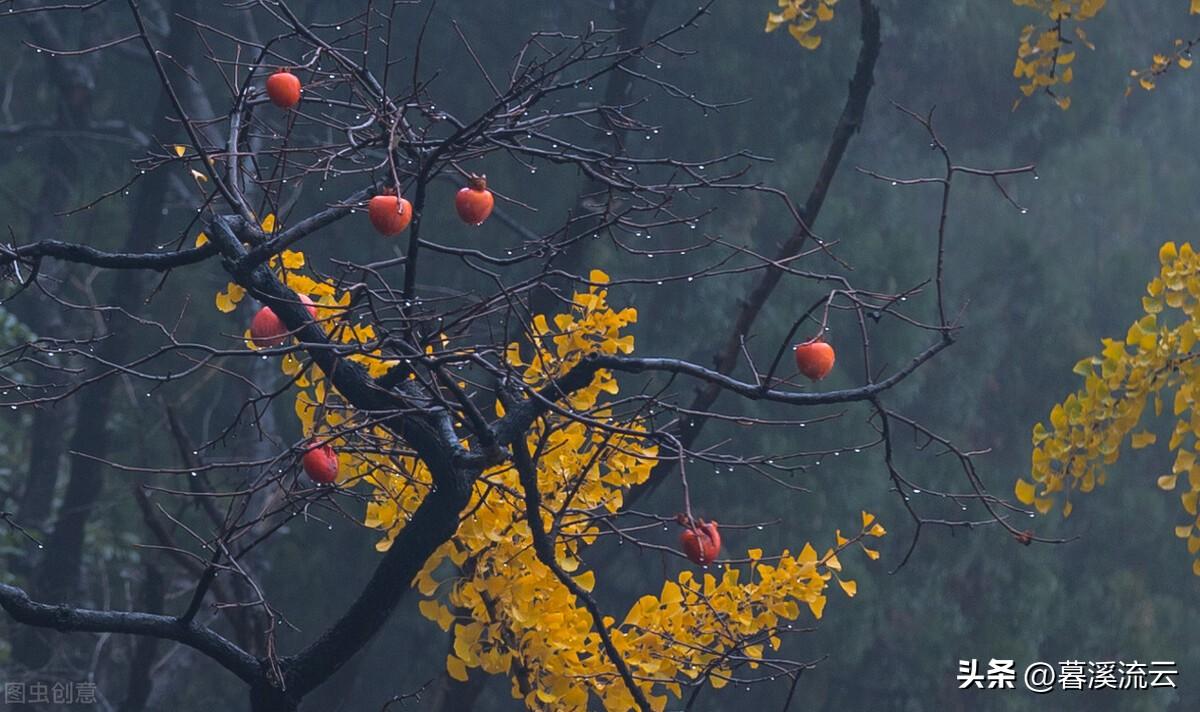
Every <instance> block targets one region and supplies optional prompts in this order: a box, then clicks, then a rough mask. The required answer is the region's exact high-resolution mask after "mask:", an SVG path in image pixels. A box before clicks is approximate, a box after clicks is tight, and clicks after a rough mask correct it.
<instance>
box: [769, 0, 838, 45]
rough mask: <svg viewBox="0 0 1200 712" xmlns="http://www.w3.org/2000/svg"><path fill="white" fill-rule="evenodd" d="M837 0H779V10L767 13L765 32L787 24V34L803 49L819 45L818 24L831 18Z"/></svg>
mask: <svg viewBox="0 0 1200 712" xmlns="http://www.w3.org/2000/svg"><path fill="white" fill-rule="evenodd" d="M836 4H837V0H779V12H772V13H768V14H767V27H766V31H767V32H774V31H775V30H777V29H779V28H780V27H783V26H784V25H787V30H788V34H790V35H791V36H792V38H793V39H795V40H796V41H797V42H799V43H800V46H801V47H803V48H804V49H816V48H817V47H820V46H821V37H820V35H817V34H815V32H816V30H817V29H818V24H819V23H822V22H829V21H830V20H832V19H833V6H834V5H836Z"/></svg>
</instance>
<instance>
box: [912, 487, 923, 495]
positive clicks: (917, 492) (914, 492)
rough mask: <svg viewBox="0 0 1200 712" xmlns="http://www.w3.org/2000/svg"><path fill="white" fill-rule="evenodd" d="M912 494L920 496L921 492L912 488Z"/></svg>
mask: <svg viewBox="0 0 1200 712" xmlns="http://www.w3.org/2000/svg"><path fill="white" fill-rule="evenodd" d="M913 494H921V490H919V489H917V488H916V487H914V488H913Z"/></svg>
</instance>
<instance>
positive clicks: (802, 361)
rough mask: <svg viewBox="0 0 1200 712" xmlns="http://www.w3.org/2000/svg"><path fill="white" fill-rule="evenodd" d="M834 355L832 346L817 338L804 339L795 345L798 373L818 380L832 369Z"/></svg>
mask: <svg viewBox="0 0 1200 712" xmlns="http://www.w3.org/2000/svg"><path fill="white" fill-rule="evenodd" d="M834 359H835V355H834V352H833V347H832V346H830V345H829V344H827V343H825V342H824V341H821V340H820V339H819V338H817V339H813V340H812V341H806V342H804V343H803V344H800V345H798V346H797V347H796V367H797V368H799V369H800V373H803V374H804V375H805V376H808V377H809V378H811V379H812V380H814V381H819V380H821V379H822V378H824V377H826V376H828V375H829V372H830V371H832V370H833V362H834Z"/></svg>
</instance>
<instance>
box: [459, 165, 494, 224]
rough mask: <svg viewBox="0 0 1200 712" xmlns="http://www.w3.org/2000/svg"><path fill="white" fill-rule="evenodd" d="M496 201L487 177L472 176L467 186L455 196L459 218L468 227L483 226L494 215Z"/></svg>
mask: <svg viewBox="0 0 1200 712" xmlns="http://www.w3.org/2000/svg"><path fill="white" fill-rule="evenodd" d="M495 202H496V199H495V197H493V196H492V191H490V190H488V187H487V176H471V177H470V178H469V179H467V185H466V186H465V187H464V188H462V189H460V190H459V191H458V195H456V196H454V207H455V209H457V210H458V217H460V218H462V221H463V222H465V223H466V224H468V225H482V224H483V221H484V220H487V219H488V216H489V215H491V214H492V206H493V205H494V204H495Z"/></svg>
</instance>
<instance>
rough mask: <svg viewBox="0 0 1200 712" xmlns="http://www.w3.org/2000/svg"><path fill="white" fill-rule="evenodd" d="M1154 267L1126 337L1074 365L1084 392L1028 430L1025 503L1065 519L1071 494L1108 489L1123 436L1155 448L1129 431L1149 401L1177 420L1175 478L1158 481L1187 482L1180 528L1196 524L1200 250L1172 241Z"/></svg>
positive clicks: (1151, 439) (1020, 487) (1164, 484)
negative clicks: (1059, 507) (1055, 510)
mask: <svg viewBox="0 0 1200 712" xmlns="http://www.w3.org/2000/svg"><path fill="white" fill-rule="evenodd" d="M1159 261H1160V263H1161V269H1160V270H1159V275H1158V276H1157V277H1155V278H1154V279H1153V280H1151V281H1150V283H1149V284H1148V285H1147V287H1146V294H1147V296H1145V297H1143V298H1142V309H1143V311H1144V312H1145V316H1143V317H1141V318H1140V319H1138V320H1137V321H1135V322H1134V323H1133V324H1131V325H1130V327H1129V329H1128V331H1127V332H1126V334H1125V339H1124V340H1123V341H1121V340H1115V339H1104V340H1103V342H1102V344H1103V349H1102V350H1101V352H1100V354H1099V355H1097V356H1092V357H1090V358H1087V359H1084V360H1083V361H1080V362H1079V364H1077V365H1076V369H1075V371H1076V373H1078V374H1080V375H1081V376H1082V377H1083V386H1082V387H1081V388H1080V389H1079V390H1078V391H1076V392H1075V393H1073V394H1071V395H1070V396H1068V397H1067V399H1066V400H1064V401H1063V402H1062V403H1059V404H1057V405H1055V406H1054V408H1053V409H1052V410H1051V412H1050V427H1049V428H1047V427H1046V426H1045V425H1044V424H1042V423H1038V424H1037V425H1036V426H1034V429H1033V458H1032V467H1031V470H1030V473H1031V477H1032V480H1033V482H1032V483H1029V482H1026V481H1025V480H1018V481H1017V484H1016V496H1017V499H1018V500H1020V501H1021V502H1022V503H1024V504H1033V505H1034V506H1035V507H1037V509H1038V511H1040V512H1042V513H1045V512H1047V511H1049V510H1050V509H1051V508H1052V506H1053V503H1054V502H1055V501H1057V500H1061V501H1063V502H1064V505H1063V508H1064V515H1065V514H1067V513H1068V512H1069V511H1070V509H1069V505H1070V497H1071V494H1072V492H1074V491H1076V490H1077V491H1079V492H1085V493H1086V492H1090V491H1091V490H1092V489H1093V488H1095V487H1096V486H1097V485H1102V484H1104V482H1105V479H1106V471H1105V466H1106V465H1111V464H1113V463H1115V462H1116V461H1117V459H1118V458H1119V457H1120V452H1121V447H1122V444H1123V443H1124V442H1125V438H1126V437H1127V436H1129V439H1130V446H1131V447H1132V448H1134V449H1139V448H1145V447H1149V446H1150V445H1153V444H1155V443H1156V442H1157V440H1158V438H1157V436H1156V435H1155V434H1154V433H1150V432H1145V431H1140V432H1137V433H1134V432H1133V431H1134V430H1135V429H1136V428H1137V427H1138V425H1139V424H1140V423H1141V420H1142V416H1143V415H1144V414H1145V412H1146V407H1147V405H1149V404H1151V403H1153V404H1154V410H1155V412H1156V413H1160V411H1161V410H1162V404H1163V403H1164V401H1166V402H1169V403H1170V404H1171V412H1172V415H1173V416H1174V419H1175V424H1174V427H1173V428H1172V431H1171V433H1172V434H1171V438H1170V441H1169V442H1168V445H1167V447H1168V449H1169V450H1170V451H1172V452H1174V453H1175V461H1174V464H1173V465H1172V467H1171V472H1169V473H1166V474H1163V475H1161V476H1160V477H1158V478H1157V481H1156V483H1157V485H1158V487H1159V488H1161V489H1163V490H1166V491H1174V490H1175V489H1176V488H1177V487H1178V486H1179V485H1180V483H1181V479H1186V483H1185V484H1186V487H1185V491H1184V492H1183V493H1182V494H1181V495H1180V500H1181V503H1182V506H1183V509H1184V511H1185V512H1186V513H1187V515H1188V517H1189V521H1188V522H1187V523H1186V524H1185V525H1183V528H1187V530H1188V531H1190V527H1191V526H1193V525H1200V521H1197V519H1196V503H1197V497H1198V496H1200V461H1198V459H1197V457H1196V450H1197V437H1198V436H1200V408H1197V407H1196V405H1197V396H1200V366H1198V365H1197V362H1196V355H1197V354H1196V353H1195V352H1194V348H1195V346H1196V342H1197V337H1198V336H1200V254H1198V253H1197V252H1196V251H1194V250H1193V249H1192V246H1191V245H1190V244H1186V243H1185V244H1183V245H1182V246H1177V245H1176V244H1175V243H1173V242H1168V243H1166V244H1164V245H1163V246H1162V247H1161V249H1160V250H1159ZM1168 398H1169V400H1168ZM1179 531H1181V528H1179V527H1177V528H1176V532H1179ZM1185 536H1186V535H1185ZM1189 551H1190V553H1192V554H1193V555H1194V554H1195V553H1196V552H1195V551H1192V550H1190V549H1189Z"/></svg>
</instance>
